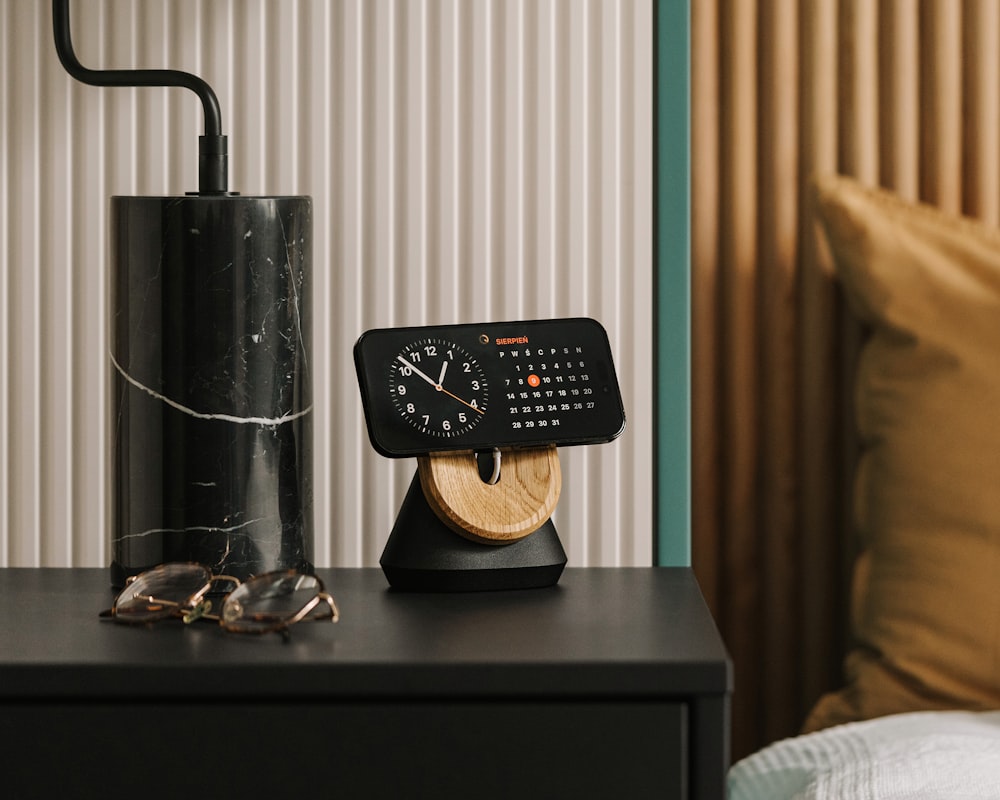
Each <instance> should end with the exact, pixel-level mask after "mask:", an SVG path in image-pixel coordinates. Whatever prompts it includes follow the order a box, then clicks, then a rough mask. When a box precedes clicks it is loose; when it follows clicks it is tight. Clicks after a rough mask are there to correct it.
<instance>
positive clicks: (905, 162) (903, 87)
mask: <svg viewBox="0 0 1000 800" xmlns="http://www.w3.org/2000/svg"><path fill="white" fill-rule="evenodd" d="M880 10H881V15H880V19H879V53H880V56H881V58H880V62H879V82H878V86H879V99H880V108H881V109H882V113H880V114H879V131H880V136H881V140H882V148H881V149H882V153H881V156H882V158H881V164H882V182H883V184H884V185H885V186H887V187H889V188H891V189H892V190H893V191H895V192H898V193H899V194H900V195H901V196H903V197H905V198H907V199H910V200H916V199H917V197H919V194H920V130H921V126H920V61H919V53H920V28H919V13H918V7H917V4H916V3H913V2H912V0H882V5H881V9H880Z"/></svg>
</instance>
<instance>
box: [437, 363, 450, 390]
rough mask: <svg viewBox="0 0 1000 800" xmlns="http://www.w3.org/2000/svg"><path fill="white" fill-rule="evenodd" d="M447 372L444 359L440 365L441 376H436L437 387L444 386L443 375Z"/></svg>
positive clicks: (446, 364)
mask: <svg viewBox="0 0 1000 800" xmlns="http://www.w3.org/2000/svg"><path fill="white" fill-rule="evenodd" d="M447 371H448V359H447V358H446V359H445V360H444V361H443V362H442V364H441V374H440V375H438V382H437V385H438V386H443V385H444V374H445V373H446V372H447Z"/></svg>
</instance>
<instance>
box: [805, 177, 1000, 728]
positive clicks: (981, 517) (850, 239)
mask: <svg viewBox="0 0 1000 800" xmlns="http://www.w3.org/2000/svg"><path fill="white" fill-rule="evenodd" d="M816 196H817V201H818V202H817V207H818V209H819V215H820V219H821V221H822V224H823V228H824V231H825V233H826V237H827V240H828V241H829V243H830V247H831V250H832V252H833V256H834V261H835V264H836V271H837V275H838V277H839V279H840V281H841V282H842V284H843V287H844V290H845V292H846V295H847V297H848V301H849V303H850V304H851V306H852V307H853V309H854V310H855V311H856V313H857V314H858V315H860V317H861V318H862V319H863V320H864V321H865V322H866V323H868V325H870V327H871V333H870V337H869V338H867V339H866V340H865V343H864V345H863V349H862V352H861V355H860V365H859V369H858V374H857V383H856V386H855V410H856V415H857V425H858V431H859V434H860V438H861V457H860V462H859V464H858V469H857V474H856V476H855V487H854V492H855V494H854V514H855V522H856V526H857V529H858V533H859V535H860V539H861V546H862V552H861V555H860V557H859V559H858V561H857V564H856V565H855V572H854V584H853V588H852V598H851V599H852V626H853V633H854V636H855V638H856V642H857V644H856V647H855V648H854V649H853V650H852V652H851V653H850V654H849V655H848V657H847V661H846V665H845V669H846V679H847V683H846V686H845V688H843V689H842V690H841V691H838V692H836V693H833V694H830V695H827V696H825V697H823V698H822V699H821V700H820V702H819V703H818V704H817V706H816V707H815V708H814V709H813V711H812V713H811V715H810V717H809V719H808V720H807V722H806V730H810V731H812V730H817V729H819V728H823V727H827V726H829V725H833V724H838V723H841V722H848V721H852V720H860V719H868V718H872V717H878V716H883V715H886V714H894V713H899V712H905V711H917V710H931V709H944V708H953V709H985V708H994V709H995V708H1000V231H997V230H995V229H993V228H990V227H987V226H985V225H983V224H980V223H977V222H975V221H973V220H970V219H967V218H960V217H956V216H952V215H948V214H945V213H943V212H941V211H939V210H937V209H935V208H933V207H930V206H925V205H918V204H912V203H907V202H904V201H903V200H901V199H900V198H898V197H897V196H895V195H892V194H890V193H888V192H886V191H882V190H875V189H869V188H865V187H864V186H862V185H861V184H859V183H857V182H856V181H854V180H851V179H848V178H843V177H825V178H821V179H819V180H817V181H816Z"/></svg>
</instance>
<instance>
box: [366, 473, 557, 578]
mask: <svg viewBox="0 0 1000 800" xmlns="http://www.w3.org/2000/svg"><path fill="white" fill-rule="evenodd" d="M379 564H381V565H382V571H383V572H384V573H385V577H386V578H387V579H388V581H389V585H390V586H392V587H393V588H394V589H401V590H403V591H408V592H482V591H496V590H501V589H535V588H539V587H542V586H552V585H553V584H555V583H556V582H558V580H559V576H560V575H562V571H563V567H565V566H566V553H565V551H564V550H563V548H562V544H561V543H560V541H559V537H558V535H557V534H556V528H555V525H553V524H552V520H548V521H546V523H545V524H544V525H542V527H540V528H539V529H538V530H537V531H535V532H534V533H532V534H531V535H529V536H526V537H525V538H523V539H521V540H520V541H517V542H514V543H513V544H507V545H488V544H477V543H476V542H473V541H470V540H468V539H463V538H462V537H461V536H459V535H458V534H457V533H455V532H454V531H452V530H451V529H450V528H448V526H447V525H445V524H444V523H443V522H441V520H440V519H438V517H437V515H436V514H435V513H434V511H433V510H432V509H431V507H430V506H429V505H428V504H427V500H426V499H425V497H424V491H423V489H422V488H421V485H420V476H419V475H418V474H414V476H413V480H412V481H411V482H410V488H409V491H407V493H406V497H405V498H404V499H403V504H402V505H401V506H400V508H399V514H398V515H397V516H396V524H395V525H393V526H392V532H391V533H390V534H389V541H388V542H386V545H385V550H383V551H382V558H381V559H379Z"/></svg>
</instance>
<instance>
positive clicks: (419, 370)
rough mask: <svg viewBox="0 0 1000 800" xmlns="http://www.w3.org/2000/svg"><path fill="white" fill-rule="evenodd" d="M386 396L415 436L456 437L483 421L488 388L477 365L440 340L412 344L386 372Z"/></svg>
mask: <svg viewBox="0 0 1000 800" xmlns="http://www.w3.org/2000/svg"><path fill="white" fill-rule="evenodd" d="M388 383H389V387H388V388H389V394H390V397H391V399H392V404H393V406H395V408H396V411H397V412H398V413H399V415H400V416H401V417H402V418H403V419H404V420H406V421H407V422H408V423H409V424H410V425H412V426H413V427H414V428H416V429H417V430H418V431H420V433H422V434H425V435H427V436H432V437H435V438H439V439H450V438H453V437H456V436H461V435H462V434H464V433H467V432H468V431H470V430H472V429H473V428H474V427H476V426H477V425H478V424H479V423H480V422H481V421H482V419H483V417H484V416H485V415H486V409H487V406H488V404H489V386H488V384H487V381H486V375H485V373H484V372H483V368H482V366H481V365H480V364H479V361H478V360H477V359H476V358H475V357H474V356H472V355H471V354H470V353H469V352H468V351H467V350H466V349H465V348H463V347H462V346H461V345H458V344H456V343H455V342H452V341H449V340H447V339H443V338H436V337H430V338H426V339H418V340H416V341H413V342H411V343H409V344H407V345H405V346H404V347H403V348H401V349H400V350H399V352H398V353H397V354H396V356H395V358H394V359H393V360H392V364H391V366H390V367H389V382H388Z"/></svg>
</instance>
